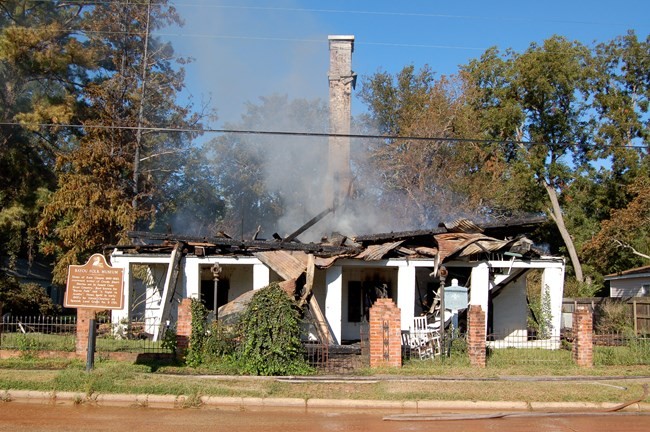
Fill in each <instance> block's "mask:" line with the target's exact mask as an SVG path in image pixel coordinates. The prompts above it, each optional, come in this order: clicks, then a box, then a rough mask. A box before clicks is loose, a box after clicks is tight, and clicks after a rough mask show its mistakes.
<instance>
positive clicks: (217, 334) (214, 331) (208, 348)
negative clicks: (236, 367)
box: [203, 321, 237, 360]
mask: <svg viewBox="0 0 650 432" xmlns="http://www.w3.org/2000/svg"><path fill="white" fill-rule="evenodd" d="M236 347H237V333H236V328H235V327H233V326H228V325H224V324H223V323H220V322H219V321H215V322H213V323H212V324H210V326H209V329H208V334H207V335H206V337H205V340H204V341H203V357H204V359H205V360H209V359H214V358H217V357H224V356H230V355H233V354H234V353H235V349H236Z"/></svg>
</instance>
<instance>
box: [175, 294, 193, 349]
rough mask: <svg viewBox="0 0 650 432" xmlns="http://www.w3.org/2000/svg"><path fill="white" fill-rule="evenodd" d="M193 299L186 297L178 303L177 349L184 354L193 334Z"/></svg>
mask: <svg viewBox="0 0 650 432" xmlns="http://www.w3.org/2000/svg"><path fill="white" fill-rule="evenodd" d="M191 306H192V299H189V298H184V299H183V300H181V303H180V304H179V305H178V320H177V321H176V350H177V352H178V353H180V354H183V353H184V352H185V351H186V350H187V347H189V345H190V336H191V335H192V307H191Z"/></svg>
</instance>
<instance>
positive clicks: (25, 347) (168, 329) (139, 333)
mask: <svg viewBox="0 0 650 432" xmlns="http://www.w3.org/2000/svg"><path fill="white" fill-rule="evenodd" d="M96 325H97V341H96V342H97V343H96V351H97V352H102V351H104V352H133V353H171V352H173V350H174V347H175V343H176V335H175V331H174V328H173V327H172V326H169V325H168V324H167V323H163V324H159V322H158V321H156V320H154V319H141V320H136V321H132V322H129V323H127V322H118V323H113V322H111V321H110V319H106V318H102V317H99V318H98V319H97V320H96ZM156 328H160V334H161V335H162V337H161V340H159V341H154V340H153V334H154V331H155V329H156ZM76 338H77V317H75V316H57V317H52V316H35V317H34V316H32V317H19V316H7V315H5V316H4V317H2V322H1V323H0V348H1V349H11V350H20V351H68V352H72V351H75V347H76Z"/></svg>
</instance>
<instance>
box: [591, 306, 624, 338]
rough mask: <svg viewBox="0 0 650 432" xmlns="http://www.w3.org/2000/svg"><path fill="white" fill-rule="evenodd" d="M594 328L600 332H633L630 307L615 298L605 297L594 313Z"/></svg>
mask: <svg viewBox="0 0 650 432" xmlns="http://www.w3.org/2000/svg"><path fill="white" fill-rule="evenodd" d="M594 318H595V322H594V330H595V331H596V332H597V333H601V334H611V333H618V334H620V333H627V334H629V333H630V332H633V329H634V327H633V325H632V317H631V316H630V307H629V305H627V304H626V303H625V302H623V301H620V300H617V299H610V298H608V299H605V300H604V301H603V302H602V303H601V304H599V305H598V308H597V311H595V313H594Z"/></svg>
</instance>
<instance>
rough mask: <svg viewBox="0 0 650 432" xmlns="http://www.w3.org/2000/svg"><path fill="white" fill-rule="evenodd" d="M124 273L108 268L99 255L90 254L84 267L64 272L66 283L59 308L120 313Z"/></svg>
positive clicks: (79, 266)
mask: <svg viewBox="0 0 650 432" xmlns="http://www.w3.org/2000/svg"><path fill="white" fill-rule="evenodd" d="M123 280H124V269H121V268H115V267H111V266H109V265H108V263H107V262H106V258H104V256H103V255H101V254H94V255H93V256H91V257H90V259H89V260H88V262H87V263H86V264H84V265H71V266H69V268H68V283H67V287H66V290H65V298H64V301H63V305H64V306H65V307H69V308H88V309H122V307H123V306H124V284H123Z"/></svg>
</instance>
